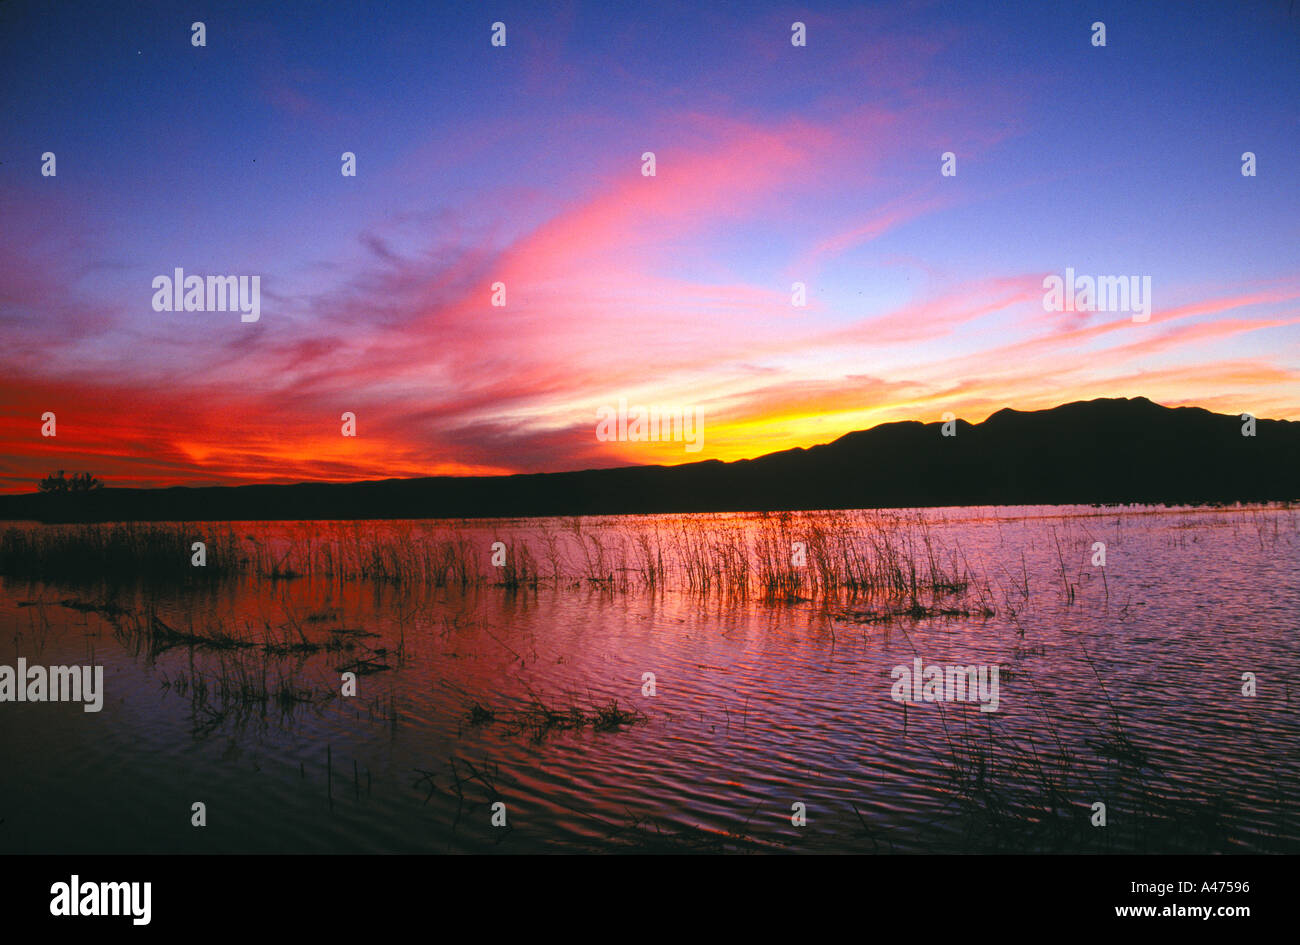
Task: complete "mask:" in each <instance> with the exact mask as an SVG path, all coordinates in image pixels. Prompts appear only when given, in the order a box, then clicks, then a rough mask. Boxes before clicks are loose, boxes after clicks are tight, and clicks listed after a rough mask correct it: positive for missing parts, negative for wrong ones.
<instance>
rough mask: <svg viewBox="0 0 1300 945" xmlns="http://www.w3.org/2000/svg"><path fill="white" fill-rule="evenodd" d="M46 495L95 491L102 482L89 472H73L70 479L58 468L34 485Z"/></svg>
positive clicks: (101, 486)
mask: <svg viewBox="0 0 1300 945" xmlns="http://www.w3.org/2000/svg"><path fill="white" fill-rule="evenodd" d="M36 488H37V489H39V490H40V491H41V492H44V493H46V494H47V495H69V494H85V493H90V492H97V491H98V490H100V489H102V488H104V484H103V483H102V482H100V481H99V480H98V479H96V478H95V477H94V476H92V475H91V474H90V473H85V472H83V473H74V474H73V476H72V478H71V479H65V478H64V476H63V470H62V469H60V470H59V471H58V472H57V473H55V474H54V475H52V476H46V477H45V478H44V479H42V480H41V481H40V482H39V483H38V484H37V486H36Z"/></svg>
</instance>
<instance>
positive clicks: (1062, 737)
mask: <svg viewBox="0 0 1300 945" xmlns="http://www.w3.org/2000/svg"><path fill="white" fill-rule="evenodd" d="M0 532H3V533H4V538H3V541H2V542H0V665H7V666H16V665H17V661H18V660H19V659H20V658H22V659H25V660H26V663H27V665H28V666H33V665H38V664H39V665H41V666H60V665H70V666H84V665H98V666H102V667H103V706H102V709H101V711H98V712H86V711H84V709H83V705H82V704H81V703H78V702H71V703H66V702H65V703H54V702H13V701H10V702H3V703H0V751H3V753H4V759H5V765H4V768H3V775H0V851H3V852H41V853H67V852H303V853H308V852H311V853H315V852H403V853H415V852H455V853H467V852H481V853H519V852H573V851H593V850H595V851H629V852H647V851H649V852H656V851H729V852H832V853H846V852H879V853H887V852H990V851H1014V852H1021V851H1035V852H1108V851H1109V852H1130V851H1131V852H1189V853H1200V852H1295V851H1296V850H1297V849H1298V848H1300V818H1298V817H1297V811H1296V805H1295V801H1294V799H1295V798H1296V797H1297V794H1298V793H1300V792H1297V786H1298V782H1300V777H1298V775H1300V712H1298V710H1300V687H1297V686H1293V682H1295V681H1296V680H1300V617H1298V616H1297V615H1298V614H1300V509H1296V508H1289V507H1229V508H1163V507H1161V508H1153V507H1122V508H1114V507H1110V508H1093V507H1023V508H1009V507H1000V508H956V509H952V508H950V509H930V510H892V511H870V512H810V513H784V514H776V513H774V514H726V515H721V514H720V515H688V516H670V515H665V516H614V517H602V518H583V519H563V520H561V519H550V520H492V521H489V520H479V521H456V522H446V521H399V522H390V521H377V522H372V521H366V522H294V523H283V522H235V523H208V524H204V523H197V524H164V525H122V526H114V525H108V526H42V525H35V524H25V523H16V524H13V525H10V526H7V527H0ZM195 542H202V543H203V549H202V552H201V553H202V559H201V560H202V565H201V566H197V565H196V564H195V560H196V557H195V556H196V554H198V552H196V551H195V548H194V543H195ZM497 543H499V544H497ZM1103 555H1104V564H1103V563H1100V562H1101V560H1102V556H1103ZM918 660H919V661H920V662H919V663H918V662H917V661H918ZM932 666H933V667H938V672H940V673H943V672H944V669H945V667H969V668H971V669H974V668H977V667H978V668H980V670H981V672H983V673H984V674H983V676H982V678H983V680H984V683H985V690H984V691H983V693H982V694H983V696H985V697H987V696H990V695H991V694H990V693H989V692H988V684H989V683H994V685H995V687H996V706H994V703H993V701H992V700H991V699H990V698H976V697H975V693H976V692H978V691H979V690H978V687H977V686H975V679H974V676H972V677H971V680H970V681H971V689H970V691H969V692H967V693H966V698H964V699H963V698H952V699H949V698H946V697H948V696H952V695H953V692H952V689H951V678H952V674H951V673H948V675H947V677H946V680H947V682H948V683H949V685H948V687H947V688H945V687H944V686H943V685H939V686H938V687H937V688H935V689H931V690H928V691H927V694H928V695H931V696H935V698H933V699H928V698H926V697H924V696H922V697H920V698H918V695H919V694H921V692H922V688H921V685H920V681H919V680H918V682H917V683H916V684H915V688H913V685H914V684H913V683H911V682H909V681H908V679H909V678H910V675H911V674H912V673H913V672H915V671H916V670H917V669H918V668H919V669H920V670H921V672H922V673H924V671H925V670H926V669H928V668H929V667H932ZM904 669H905V670H906V673H904V672H903V670H904ZM984 671H987V672H984ZM994 671H996V673H994ZM345 673H350V674H352V675H351V676H350V677H345V676H344V674H345ZM1247 674H1250V675H1247ZM958 675H959V676H960V675H961V674H960V673H959V674H958ZM900 680H901V682H900ZM963 681H964V680H963ZM348 685H355V695H352V694H347V695H345V694H344V689H345V687H346V686H348ZM900 685H901V686H902V690H901V691H902V692H903V693H904V695H902V696H899V693H900ZM1293 689H1295V691H1294V692H1293V691H1292V690H1293ZM1251 693H1253V694H1251ZM957 695H958V696H960V691H958V693H957ZM896 696H898V698H896ZM196 803H200V804H202V805H204V807H203V811H202V812H203V815H204V820H205V825H204V826H195V825H194V823H193V820H194V818H195V816H196V815H195V808H194V805H195V804H196ZM1097 805H1104V808H1102V807H1098V806H1097ZM1103 817H1104V824H1103V823H1102V822H1101V818H1103ZM494 821H495V823H494Z"/></svg>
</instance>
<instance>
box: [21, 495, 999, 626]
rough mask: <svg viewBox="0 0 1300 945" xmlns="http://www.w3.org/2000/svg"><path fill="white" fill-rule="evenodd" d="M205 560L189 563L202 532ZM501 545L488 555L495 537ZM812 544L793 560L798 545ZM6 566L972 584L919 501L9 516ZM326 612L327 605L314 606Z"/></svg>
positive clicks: (128, 573)
mask: <svg viewBox="0 0 1300 945" xmlns="http://www.w3.org/2000/svg"><path fill="white" fill-rule="evenodd" d="M199 540H201V541H204V542H205V543H206V544H207V564H206V567H204V568H201V569H200V568H195V567H192V566H191V563H190V545H191V543H192V542H193V541H199ZM496 540H500V541H502V542H503V543H504V544H505V545H506V555H505V562H504V565H502V566H499V567H496V566H493V563H492V552H491V548H490V546H491V544H492V541H496ZM796 542H798V543H801V545H802V546H803V548H804V553H803V556H802V559H801V560H798V561H796V559H795V555H794V547H795V543H796ZM0 574H5V575H15V576H28V577H40V578H43V579H58V580H91V579H104V578H126V577H133V578H137V579H139V578H142V577H147V578H149V579H155V580H180V581H196V580H203V581H208V582H210V581H211V579H213V578H228V577H243V578H250V577H251V578H259V579H262V580H267V581H273V582H278V581H284V580H295V579H311V580H318V581H325V582H336V583H338V582H351V581H365V582H372V583H376V584H389V585H397V586H412V585H415V586H422V587H426V588H434V589H436V588H450V587H460V588H467V587H470V586H496V587H501V588H505V589H508V590H519V589H524V588H529V589H536V588H539V587H542V586H550V587H555V588H562V587H567V588H572V587H580V586H584V585H585V586H588V587H597V588H601V589H606V590H611V591H617V592H626V591H632V590H644V589H651V590H665V591H680V592H691V593H702V594H710V593H718V594H724V595H733V596H750V595H752V594H758V595H760V596H762V597H764V598H768V599H772V600H786V601H789V600H804V599H811V598H813V597H815V596H819V595H832V594H836V593H839V592H848V593H850V594H856V593H871V594H880V593H887V594H893V595H897V596H905V597H907V598H908V599H909V600H911V601H919V600H920V599H922V598H923V597H933V596H952V595H960V594H964V593H966V592H967V591H968V590H969V589H970V588H971V587H972V584H973V583H974V581H973V578H972V575H971V573H970V568H969V566H968V565H967V564H966V562H965V559H964V556H963V555H962V554H961V552H960V549H958V548H942V547H941V546H940V544H939V542H938V541H937V540H936V539H935V537H934V535H933V534H932V532H931V528H930V525H929V524H928V522H927V520H926V519H925V518H924V517H923V516H921V515H920V514H919V513H912V514H903V513H884V512H879V513H877V512H823V513H789V512H783V513H773V514H762V515H758V516H747V517H727V516H700V517H696V518H690V517H685V516H682V517H676V518H659V517H650V518H645V519H639V520H634V521H626V520H624V521H619V522H618V523H616V524H613V525H610V524H608V523H606V522H597V523H594V524H593V523H592V522H590V521H587V520H584V519H582V518H571V519H568V520H565V523H564V524H563V525H562V526H560V527H558V528H556V527H554V526H552V525H548V524H546V523H539V524H538V525H536V526H532V527H530V528H529V530H528V532H527V535H526V537H519V536H512V535H508V534H507V535H502V536H500V537H499V538H492V539H488V540H485V539H484V538H482V537H479V538H470V537H468V536H467V535H465V534H463V533H461V532H459V531H456V530H455V527H454V526H447V525H440V524H439V523H428V522H425V523H392V522H385V523H382V525H381V526H377V525H373V524H371V523H366V522H336V523H328V524H327V525H322V526H321V528H320V531H319V532H313V533H310V534H298V535H296V536H294V535H287V536H276V537H271V536H270V535H269V534H268V533H267V532H264V531H263V532H258V533H256V534H246V533H245V534H241V533H240V532H238V531H236V530H235V529H234V528H232V527H231V526H227V525H212V524H210V523H172V524H157V525H137V524H129V523H126V524H110V525H80V526H66V525H59V526H41V527H24V528H13V527H11V528H8V529H6V530H5V531H4V532H2V533H0ZM306 619H307V620H308V621H310V622H320V621H325V620H328V619H329V611H328V610H326V611H324V612H322V613H318V614H314V615H309V616H308V617H307V618H306Z"/></svg>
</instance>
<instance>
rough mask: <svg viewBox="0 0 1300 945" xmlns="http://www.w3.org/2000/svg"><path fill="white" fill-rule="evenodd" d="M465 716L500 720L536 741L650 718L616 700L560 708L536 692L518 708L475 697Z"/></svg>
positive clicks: (476, 722)
mask: <svg viewBox="0 0 1300 945" xmlns="http://www.w3.org/2000/svg"><path fill="white" fill-rule="evenodd" d="M462 718H463V719H464V721H465V722H467V723H468V724H469V725H471V726H473V727H481V726H488V725H495V724H497V723H500V724H501V725H502V726H503V730H504V731H505V733H506V734H508V735H520V734H526V735H528V736H529V738H530V739H531V740H532V741H533V742H535V743H540V742H543V741H545V740H546V739H547V738H548V737H549V736H550V735H552V734H554V733H556V732H572V731H579V730H581V729H585V728H588V727H590V728H591V729H592V730H593V731H596V732H616V731H619V730H620V729H623V728H626V727H629V726H632V725H638V724H640V723H643V722H647V721H649V718H648V717H647V716H646V715H645V714H644V713H643V712H641V711H640V710H639V709H635V708H626V709H625V708H622V707H621V706H620V705H619V704H618V702H617V701H614V700H611V701H610V702H608V703H605V704H603V705H592V706H590V707H587V708H584V707H583V706H580V705H571V706H568V707H567V708H557V707H555V706H550V705H547V704H546V703H544V702H543V701H542V700H541V699H539V698H537V697H536V696H534V697H533V698H532V699H531V700H530V701H529V702H527V703H525V704H524V705H523V706H522V707H520V708H516V709H490V708H487V707H486V706H484V705H483V704H482V703H480V702H477V701H475V702H473V703H471V704H470V705H469V706H468V708H467V709H466V710H465V712H464V713H463V715H462Z"/></svg>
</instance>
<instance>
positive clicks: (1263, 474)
mask: <svg viewBox="0 0 1300 945" xmlns="http://www.w3.org/2000/svg"><path fill="white" fill-rule="evenodd" d="M941 427H942V424H941V423H937V422H936V423H919V422H915V421H907V422H900V423H886V424H882V425H880V426H877V427H873V428H872V429H870V430H863V431H859V432H856V433H849V434H846V435H845V436H842V437H840V438H839V439H837V440H835V441H834V442H832V443H827V444H824V445H821V446H814V447H811V448H809V449H803V448H799V449H791V450H784V451H782V452H779V453H771V454H769V455H766V456H762V457H759V458H757V459H752V460H739V461H736V462H730V463H724V462H721V461H718V460H708V461H705V462H699V463H689V464H685V465H680V466H632V467H624V468H619V469H597V470H584V471H579V472H566V473H538V474H530V475H515V476H475V477H448V476H443V477H430V478H422V479H389V480H383V481H378V482H356V483H302V484H297V485H253V486H228V487H201V488H190V487H174V488H168V489H113V488H105V489H102V490H100V491H98V492H96V493H92V494H89V495H37V494H33V495H21V496H3V497H0V518H8V519H38V520H42V521H130V520H141V521H167V520H236V519H363V518H482V517H511V518H513V517H529V516H546V515H589V514H620V513H647V512H708V511H756V510H773V511H774V510H782V509H790V510H798V509H831V508H889V507H913V506H942V505H1030V504H1033V505H1038V504H1048V505H1053V504H1092V503H1103V504H1109V503H1167V504H1184V503H1224V502H1237V501H1241V502H1262V501H1273V500H1291V499H1296V498H1297V497H1300V422H1291V421H1286V420H1259V421H1257V427H1256V435H1255V436H1253V437H1248V436H1243V435H1242V420H1241V419H1240V417H1238V416H1230V415H1223V414H1215V413H1211V412H1209V411H1208V410H1203V409H1201V408H1198V407H1178V408H1170V407H1163V406H1160V405H1159V404H1155V403H1152V402H1151V401H1150V400H1147V399H1146V398H1145V397H1137V398H1132V399H1129V398H1119V399H1099V400H1090V401H1080V402H1076V403H1069V404H1064V405H1062V406H1059V407H1054V408H1052V409H1049V410H1039V411H1031V412H1022V411H1018V410H1012V409H1004V410H999V411H998V412H997V413H995V414H993V415H992V416H990V417H989V418H988V419H987V420H985V421H984V422H983V423H978V424H970V423H966V422H965V421H962V420H958V421H956V435H955V436H951V437H945V436H942V435H941Z"/></svg>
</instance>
